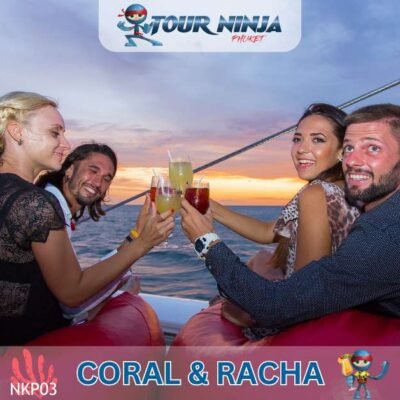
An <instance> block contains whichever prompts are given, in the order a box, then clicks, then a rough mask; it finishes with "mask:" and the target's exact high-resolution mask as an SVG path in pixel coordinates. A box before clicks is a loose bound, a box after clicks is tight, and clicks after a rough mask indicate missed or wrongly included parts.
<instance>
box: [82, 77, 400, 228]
mask: <svg viewBox="0 0 400 400" xmlns="http://www.w3.org/2000/svg"><path fill="white" fill-rule="evenodd" d="M399 84H400V79H397V80H395V81H393V82H390V83H387V84H386V85H383V86H380V87H379V88H376V89H374V90H371V91H369V92H367V93H364V94H362V95H360V96H358V97H355V98H354V99H351V100H349V101H346V102H345V103H343V104H340V105H339V106H337V107H338V108H340V109H343V108H347V107H350V106H352V105H353V104H356V103H359V102H360V101H363V100H365V99H368V98H369V97H372V96H375V95H377V94H379V93H382V92H384V91H386V90H388V89H391V88H393V87H395V86H397V85H399ZM296 126H297V125H292V126H290V127H289V128H286V129H283V130H281V131H279V132H276V133H273V134H271V135H269V136H267V137H265V138H263V139H260V140H257V141H256V142H254V143H251V144H249V145H247V146H244V147H241V148H240V149H238V150H235V151H233V152H231V153H229V154H226V155H224V156H222V157H220V158H217V159H216V160H214V161H210V162H209V163H207V164H203V165H201V166H200V167H197V168H194V169H193V173H195V172H199V171H203V170H205V169H207V168H210V167H213V166H214V165H217V164H219V163H221V162H223V161H225V160H228V159H229V158H232V157H235V156H237V155H239V154H242V153H244V152H246V151H248V150H251V149H253V148H254V147H257V146H259V145H260V144H263V143H265V142H268V141H270V140H271V139H274V138H276V137H278V136H281V135H283V134H285V133H290V132H291V131H293V130H294V129H295V128H296ZM149 191H150V190H145V191H144V192H141V193H138V194H136V195H134V196H132V197H129V198H128V199H125V200H123V201H121V202H119V203H117V204H114V205H113V206H110V207H107V208H106V209H105V211H106V212H109V211H111V210H113V209H115V208H118V207H120V206H122V205H124V204H126V203H129V202H131V201H133V200H136V199H139V198H140V197H142V196H144V195H145V194H147V193H149ZM89 219H90V218H89V217H85V218H82V219H81V220H80V221H79V223H81V222H85V221H88V220H89Z"/></svg>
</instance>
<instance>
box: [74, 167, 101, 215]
mask: <svg viewBox="0 0 400 400" xmlns="http://www.w3.org/2000/svg"><path fill="white" fill-rule="evenodd" d="M77 176H78V172H76V173H74V174H72V177H71V178H70V179H69V182H68V185H69V191H70V192H71V193H72V194H73V195H74V196H75V200H76V201H77V203H78V204H79V205H80V206H82V207H85V206H90V205H91V204H93V203H95V202H96V201H97V200H99V199H101V198H102V195H101V193H100V192H98V191H97V194H95V195H93V196H90V197H86V196H83V195H81V193H80V190H79V189H80V188H79V181H78V179H77Z"/></svg>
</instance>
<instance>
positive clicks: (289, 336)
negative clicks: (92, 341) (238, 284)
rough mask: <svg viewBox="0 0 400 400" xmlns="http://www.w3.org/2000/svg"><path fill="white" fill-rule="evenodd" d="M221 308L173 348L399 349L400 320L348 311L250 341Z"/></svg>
mask: <svg viewBox="0 0 400 400" xmlns="http://www.w3.org/2000/svg"><path fill="white" fill-rule="evenodd" d="M220 307H221V306H220V304H217V305H215V306H213V307H209V308H207V309H206V310H204V311H202V312H200V313H198V314H196V315H195V316H194V317H192V318H191V319H190V320H189V322H188V323H187V324H186V325H185V326H184V327H183V328H182V329H181V331H180V332H179V334H178V335H177V336H176V338H175V340H174V342H173V343H172V345H173V346H242V345H245V346H249V345H252V346H268V345H273V346H341V345H354V346H359V345H363V346H398V345H400V319H398V318H389V317H384V316H381V315H375V314H370V313H367V312H363V311H359V310H346V311H342V312H338V313H335V314H330V315H327V316H325V317H322V318H318V319H315V320H311V321H307V322H303V323H301V324H298V325H295V326H293V327H290V328H288V329H285V330H284V331H282V332H280V333H279V334H277V335H275V336H271V337H266V338H264V339H261V340H259V341H249V340H248V339H247V338H246V337H245V336H244V335H243V334H242V330H241V329H240V328H239V327H238V326H236V325H234V324H232V323H230V322H229V321H227V320H226V319H224V318H223V317H221V313H220Z"/></svg>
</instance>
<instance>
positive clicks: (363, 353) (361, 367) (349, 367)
mask: <svg viewBox="0 0 400 400" xmlns="http://www.w3.org/2000/svg"><path fill="white" fill-rule="evenodd" d="M338 363H339V364H341V366H342V374H343V375H344V376H345V377H346V382H347V385H348V386H349V388H350V389H351V390H354V389H355V392H354V396H353V400H359V399H361V389H363V390H364V399H367V400H369V399H371V393H370V391H369V390H368V388H367V381H368V378H369V379H374V380H379V379H382V378H383V377H384V376H385V375H386V373H387V371H388V369H389V363H388V362H387V361H384V362H383V363H382V371H381V372H380V373H379V374H378V375H376V376H372V375H370V373H369V372H368V370H369V368H370V367H371V365H372V355H371V353H370V352H368V351H367V350H356V351H355V352H354V353H353V354H344V355H343V356H341V357H339V358H338ZM355 384H357V387H355V386H354V385H355Z"/></svg>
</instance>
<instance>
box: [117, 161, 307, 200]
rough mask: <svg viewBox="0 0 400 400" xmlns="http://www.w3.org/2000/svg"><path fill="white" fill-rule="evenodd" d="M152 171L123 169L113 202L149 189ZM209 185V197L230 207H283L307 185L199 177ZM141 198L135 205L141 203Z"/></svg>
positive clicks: (161, 170) (286, 180)
mask: <svg viewBox="0 0 400 400" xmlns="http://www.w3.org/2000/svg"><path fill="white" fill-rule="evenodd" d="M154 172H155V173H157V174H164V175H166V174H168V169H167V168H157V169H155V171H154ZM154 172H153V169H152V168H139V167H121V168H119V169H118V172H117V175H116V177H115V179H114V181H113V183H112V185H111V188H110V201H111V202H112V203H118V202H120V201H123V200H126V199H128V198H130V197H132V196H134V195H136V194H138V193H141V192H143V191H145V190H148V189H149V185H150V180H151V176H152V175H153V173H154ZM200 176H204V178H203V179H205V180H207V181H208V182H209V183H210V196H211V197H212V198H213V199H214V200H216V201H219V202H222V203H224V204H230V205H283V204H285V203H287V201H288V200H290V199H291V198H292V197H293V196H294V195H295V193H296V192H297V191H298V190H299V189H300V188H301V187H302V186H304V184H305V182H304V181H300V180H299V179H297V178H293V177H282V178H273V179H272V178H265V179H260V178H252V177H248V176H241V175H229V174H227V173H226V172H222V171H220V172H217V171H213V172H210V173H204V175H202V174H201V173H200V174H198V175H196V176H195V177H196V178H200ZM142 202H143V198H140V199H138V200H136V201H134V202H132V204H141V203H142Z"/></svg>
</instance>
